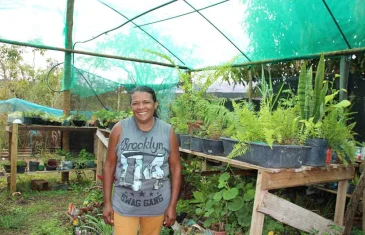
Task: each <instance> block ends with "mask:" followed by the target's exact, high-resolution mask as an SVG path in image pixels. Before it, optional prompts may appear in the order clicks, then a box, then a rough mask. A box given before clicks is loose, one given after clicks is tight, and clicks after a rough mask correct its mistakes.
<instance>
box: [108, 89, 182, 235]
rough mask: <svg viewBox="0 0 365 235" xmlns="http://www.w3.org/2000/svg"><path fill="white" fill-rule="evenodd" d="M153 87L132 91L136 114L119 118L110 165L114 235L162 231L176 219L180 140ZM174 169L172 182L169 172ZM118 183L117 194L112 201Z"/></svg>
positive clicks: (110, 211)
mask: <svg viewBox="0 0 365 235" xmlns="http://www.w3.org/2000/svg"><path fill="white" fill-rule="evenodd" d="M157 107H158V102H157V100H156V94H155V91H154V90H153V89H151V88H150V87H147V86H140V87H137V88H135V89H134V90H132V92H131V108H132V112H133V116H132V117H129V118H126V119H124V120H122V121H120V122H119V123H117V124H116V125H115V126H114V127H113V129H112V131H111V133H110V138H109V145H108V152H107V157H106V161H105V165H104V182H103V187H104V211H103V216H104V221H105V222H106V223H107V224H111V225H114V234H115V235H119V234H128V235H133V234H137V231H138V229H139V234H140V235H147V234H149V235H153V234H156V235H158V234H160V232H161V229H162V226H166V227H169V226H171V225H173V224H174V223H175V219H176V204H177V200H178V194H179V190H180V185H181V164H180V153H179V145H178V143H177V138H176V135H175V132H174V130H173V129H172V128H171V126H170V125H169V124H167V123H165V122H164V121H162V120H160V119H158V118H157V117H156V109H157ZM170 174H171V183H170V180H169V175H170ZM113 182H114V192H113V199H112V200H111V196H112V195H111V194H112V188H113Z"/></svg>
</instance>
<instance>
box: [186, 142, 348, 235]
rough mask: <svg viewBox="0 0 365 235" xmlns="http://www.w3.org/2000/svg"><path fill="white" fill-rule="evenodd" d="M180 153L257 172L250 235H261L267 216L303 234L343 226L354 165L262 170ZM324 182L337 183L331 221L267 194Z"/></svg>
mask: <svg viewBox="0 0 365 235" xmlns="http://www.w3.org/2000/svg"><path fill="white" fill-rule="evenodd" d="M180 152H182V153H188V154H191V155H194V156H197V157H201V158H204V159H211V160H216V161H221V162H225V163H228V164H230V165H231V166H233V167H237V168H241V169H246V170H247V169H255V170H257V171H258V174H257V181H256V192H255V200H254V205H253V208H254V210H253V213H252V218H251V228H250V235H257V234H263V233H262V232H263V224H264V218H265V215H269V216H271V217H273V218H275V219H277V220H279V221H281V222H282V223H285V224H287V225H290V226H292V227H294V228H298V229H300V230H302V231H306V232H310V231H313V229H316V230H318V231H319V232H320V233H321V234H322V233H328V232H331V231H330V230H329V228H330V227H331V226H332V225H334V224H336V225H338V226H340V227H341V226H343V219H344V212H345V205H346V195H347V194H346V192H347V185H348V180H351V179H352V178H353V177H354V174H355V165H351V164H349V165H348V166H344V165H341V164H329V165H326V166H324V167H308V166H302V167H301V168H287V169H285V168H280V169H276V168H265V167H261V166H257V165H254V164H250V163H246V162H242V161H238V160H235V159H229V158H227V157H222V156H213V155H208V154H204V153H200V152H194V151H191V150H187V149H182V148H180ZM326 182H338V190H337V193H336V194H337V199H336V210H335V216H334V219H333V220H328V219H326V218H323V217H321V216H319V215H317V214H315V213H313V212H311V211H310V210H307V209H305V208H302V207H299V206H297V205H295V204H293V203H291V202H289V201H287V200H285V199H283V198H280V197H277V196H275V195H273V194H271V193H270V192H269V190H273V189H282V188H288V187H296V186H305V185H313V184H319V183H326ZM288 215H289V216H288ZM291 215H292V216H291Z"/></svg>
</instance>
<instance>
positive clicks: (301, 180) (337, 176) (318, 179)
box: [262, 166, 355, 190]
mask: <svg viewBox="0 0 365 235" xmlns="http://www.w3.org/2000/svg"><path fill="white" fill-rule="evenodd" d="M354 173H355V169H354V167H353V166H349V167H339V168H334V169H331V170H323V169H318V170H316V169H312V170H308V171H301V172H293V171H283V172H280V173H271V172H263V175H262V189H266V190H270V189H281V188H289V187H295V186H301V185H309V184H316V183H323V182H337V181H342V180H351V179H352V178H354Z"/></svg>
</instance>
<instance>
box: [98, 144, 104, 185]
mask: <svg viewBox="0 0 365 235" xmlns="http://www.w3.org/2000/svg"><path fill="white" fill-rule="evenodd" d="M97 139H98V138H97ZM103 147H104V145H103V143H102V142H101V140H99V139H98V143H97V152H96V158H97V161H98V163H97V167H96V176H98V175H103V165H104V162H103ZM96 182H97V183H99V184H101V183H102V181H101V179H99V178H98V177H96Z"/></svg>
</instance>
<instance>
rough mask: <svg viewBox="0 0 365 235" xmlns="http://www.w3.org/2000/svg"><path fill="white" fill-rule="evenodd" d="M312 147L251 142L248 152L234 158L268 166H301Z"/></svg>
mask: <svg viewBox="0 0 365 235" xmlns="http://www.w3.org/2000/svg"><path fill="white" fill-rule="evenodd" d="M310 149H311V147H308V146H298V145H273V146H272V149H271V148H270V146H269V145H267V144H264V143H249V148H248V150H247V152H246V153H245V154H244V155H242V156H237V157H234V158H233V159H234V160H238V161H242V162H247V163H251V164H254V165H257V166H262V167H266V168H300V167H301V166H302V164H303V162H304V160H305V158H306V155H307V151H308V150H310Z"/></svg>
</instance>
